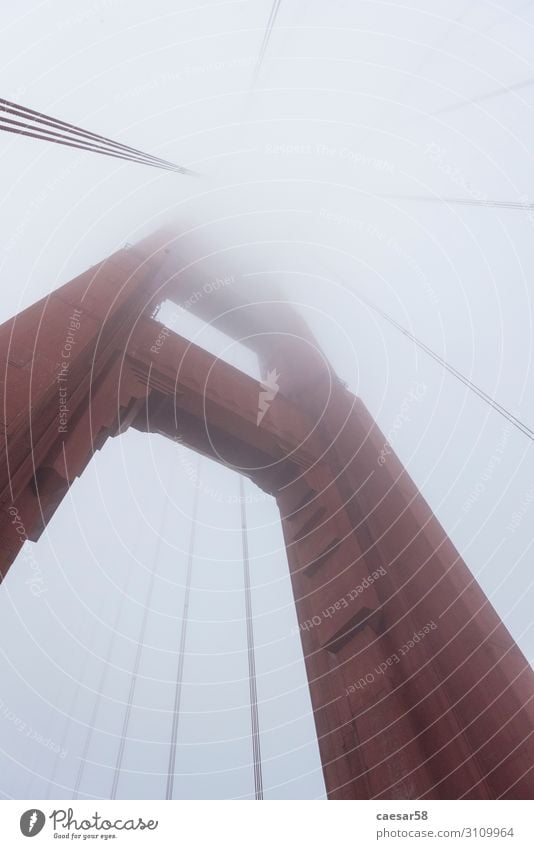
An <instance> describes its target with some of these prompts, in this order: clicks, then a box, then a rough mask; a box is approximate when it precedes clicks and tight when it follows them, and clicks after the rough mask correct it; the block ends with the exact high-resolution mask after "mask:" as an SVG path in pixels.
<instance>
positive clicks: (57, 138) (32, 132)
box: [0, 98, 194, 175]
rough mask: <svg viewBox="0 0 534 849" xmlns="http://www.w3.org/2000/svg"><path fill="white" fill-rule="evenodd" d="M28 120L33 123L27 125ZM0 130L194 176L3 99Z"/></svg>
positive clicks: (122, 145) (158, 158) (175, 166)
mask: <svg viewBox="0 0 534 849" xmlns="http://www.w3.org/2000/svg"><path fill="white" fill-rule="evenodd" d="M4 113H5V114H4ZM6 114H7V115H15V116H17V117H20V118H23V119H24V121H15V120H13V118H7V117H5V115H6ZM28 121H30V122H32V123H27V122H28ZM49 127H53V128H54V130H50V129H48V128H49ZM0 130H1V131H3V132H7V133H14V134H16V135H22V136H27V137H29V138H35V139H40V140H43V141H49V142H52V143H53V144H60V145H64V146H66V147H73V148H76V149H79V150H87V151H90V152H92V153H100V154H103V155H104V156H111V157H113V158H114V159H124V160H126V161H130V162H136V163H138V164H141V165H150V166H152V167H154V168H161V169H163V170H168V171H175V172H177V173H180V174H190V175H191V174H193V173H194V172H193V171H190V170H189V169H188V168H184V167H183V166H180V165H176V164H175V163H173V162H169V161H168V160H165V159H161V158H160V157H157V156H153V155H152V154H149V153H145V152H143V151H141V150H138V149H137V148H134V147H130V146H129V145H124V144H122V143H121V142H116V141H114V140H113V139H109V138H107V137H106V136H101V135H98V134H97V133H92V132H90V131H88V130H84V129H83V128H81V127H77V126H76V125H74V124H68V123H67V122H65V121H60V120H58V119H57V118H53V117H52V116H50V115H45V114H44V113H43V112H37V111H35V110H34V109H28V108H27V107H25V106H21V105H20V104H17V103H12V102H11V101H9V100H5V99H3V98H0ZM55 130H59V131H60V132H55Z"/></svg>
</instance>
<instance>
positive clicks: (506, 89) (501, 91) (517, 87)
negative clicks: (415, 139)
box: [425, 78, 534, 118]
mask: <svg viewBox="0 0 534 849" xmlns="http://www.w3.org/2000/svg"><path fill="white" fill-rule="evenodd" d="M533 85H534V79H533V78H530V79H528V80H523V81H522V82H519V83H514V84H513V85H508V86H500V87H499V88H494V89H492V91H487V92H485V93H484V94H479V95H478V97H469V98H465V100H458V101H457V102H456V103H451V105H450V106H444V107H443V109H438V110H437V111H436V112H432V113H431V114H430V115H428V116H425V117H428V118H432V117H434V116H435V115H444V114H445V113H447V112H456V111H457V110H458V109H463V108H464V107H466V106H476V104H477V103H483V102H484V101H485V100H492V99H493V98H494V97H502V96H503V95H505V94H510V92H513V91H521V89H523V88H530V87H531V86H533Z"/></svg>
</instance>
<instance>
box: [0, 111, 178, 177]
mask: <svg viewBox="0 0 534 849" xmlns="http://www.w3.org/2000/svg"><path fill="white" fill-rule="evenodd" d="M17 128H20V129H17ZM0 130H2V131H3V132H5V133H14V134H15V135H19V136H27V137H28V138H34V139H41V140H43V141H49V142H52V143H53V144H63V145H64V146H65V147H75V148H77V149H78V150H88V151H91V152H92V153H102V154H104V155H106V156H112V157H113V158H114V159H125V160H128V161H130V162H139V163H140V164H141V165H152V166H153V167H157V168H161V169H162V170H164V171H176V167H175V166H173V165H172V163H169V164H167V163H159V162H158V161H157V160H153V159H152V158H151V157H149V156H145V155H143V154H140V155H137V154H130V153H127V152H123V151H120V150H118V149H117V148H111V147H106V146H104V145H102V144H100V143H96V142H93V141H90V140H88V139H84V138H78V137H77V136H66V135H63V134H62V133H56V132H54V131H52V130H47V129H46V128H44V129H43V128H42V127H40V126H35V125H34V124H25V123H23V122H22V121H13V120H12V119H11V118H3V117H1V116H0ZM28 131H30V132H28Z"/></svg>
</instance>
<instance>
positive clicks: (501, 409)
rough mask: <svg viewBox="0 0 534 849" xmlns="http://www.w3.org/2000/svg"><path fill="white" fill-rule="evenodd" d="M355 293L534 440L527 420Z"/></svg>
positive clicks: (357, 295) (357, 294)
mask: <svg viewBox="0 0 534 849" xmlns="http://www.w3.org/2000/svg"><path fill="white" fill-rule="evenodd" d="M334 276H338V275H334ZM351 291H353V290H352V289H351ZM354 295H355V296H356V297H357V298H358V300H359V301H361V302H362V303H363V304H365V305H366V306H367V307H368V308H369V309H370V310H372V312H374V313H376V314H377V315H379V316H381V317H382V318H383V319H384V320H385V321H387V322H388V323H389V324H390V325H391V326H392V327H394V328H395V329H396V330H398V331H399V332H400V333H402V334H403V336H406V337H407V338H408V339H410V341H411V342H413V343H414V344H415V345H417V347H418V348H420V349H421V350H422V351H424V352H425V354H427V355H428V356H429V357H431V358H432V359H433V360H435V362H437V363H439V365H440V366H442V367H443V368H444V369H446V370H447V371H448V372H449V374H451V375H452V376H453V377H455V378H456V379H457V380H459V381H460V382H461V383H463V384H464V385H465V386H466V387H467V388H468V389H470V390H471V392H473V393H474V394H475V395H477V396H478V397H479V398H480V399H481V400H482V401H484V403H486V404H488V405H489V406H490V407H491V408H492V409H493V410H494V411H495V412H496V413H498V414H499V415H500V416H502V417H503V418H505V419H506V420H507V421H508V423H509V424H511V425H512V427H515V428H516V429H517V430H519V431H520V432H521V433H522V434H523V436H526V437H527V439H530V440H531V441H534V430H533V429H532V428H531V427H529V426H528V425H527V424H525V422H523V421H522V420H521V419H519V418H518V417H517V416H515V415H514V414H513V413H512V412H510V410H508V409H507V408H506V407H504V406H503V405H502V404H500V403H499V402H498V401H496V400H495V399H494V398H492V397H491V395H488V393H487V392H485V391H484V390H483V389H481V388H480V387H479V386H477V384H476V383H474V382H473V381H472V380H470V379H469V378H468V377H467V376H466V375H464V374H463V373H462V372H461V371H459V370H458V369H456V368H455V367H454V366H452V365H451V364H450V363H449V362H447V360H445V359H444V358H443V357H441V356H440V355H439V354H437V353H436V352H435V351H434V350H432V348H430V347H429V346H428V345H426V344H425V343H424V342H422V341H421V340H420V339H419V338H418V337H417V336H416V335H415V334H414V333H412V332H411V331H410V330H408V329H407V328H406V327H404V326H403V325H402V324H400V323H399V322H398V321H396V320H395V319H394V318H393V317H392V316H390V315H389V314H388V313H387V312H385V311H384V310H382V309H381V308H380V307H378V306H377V305H376V304H374V303H373V302H372V301H370V300H369V299H368V298H366V297H365V296H364V295H361V294H360V293H358V292H354Z"/></svg>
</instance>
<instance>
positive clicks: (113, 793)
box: [110, 498, 170, 799]
mask: <svg viewBox="0 0 534 849" xmlns="http://www.w3.org/2000/svg"><path fill="white" fill-rule="evenodd" d="M169 503H170V498H167V499H166V500H165V506H164V508H163V511H162V514H161V524H160V529H159V534H158V541H157V543H156V549H155V551H154V562H153V564H152V570H151V573H150V579H149V582H148V587H147V593H146V599H145V609H144V611H143V619H142V621H141V628H140V630H139V637H138V640H137V648H136V652H135V658H134V663H133V668H132V675H131V678H130V689H129V692H128V701H127V703H126V710H125V712H124V719H123V723H122V730H121V738H120V743H119V751H118V752H117V759H116V761H115V769H114V771H113V782H112V785H111V794H110V798H111V799H116V798H117V788H118V785H119V779H120V775H121V770H122V761H123V758H124V750H125V748H126V740H127V738H128V726H129V724H130V717H131V715H132V706H133V700H134V696H135V689H136V686H137V678H138V675H139V665H140V663H141V655H142V654H143V647H144V642H145V632H146V626H147V622H148V614H149V612H150V607H151V604H152V594H153V592H154V583H155V579H156V571H157V564H158V557H159V552H160V549H161V540H162V536H163V529H164V527H165V519H166V517H167V511H168V508H169Z"/></svg>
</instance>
